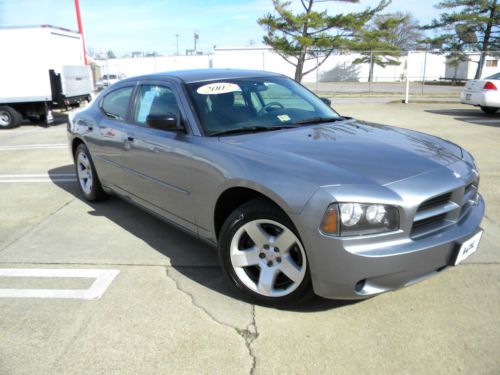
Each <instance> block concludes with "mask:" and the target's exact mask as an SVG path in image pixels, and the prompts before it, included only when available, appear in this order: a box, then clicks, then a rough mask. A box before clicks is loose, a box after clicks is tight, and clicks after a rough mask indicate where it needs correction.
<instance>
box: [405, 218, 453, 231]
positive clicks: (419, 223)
mask: <svg viewBox="0 0 500 375" xmlns="http://www.w3.org/2000/svg"><path fill="white" fill-rule="evenodd" d="M445 218H446V214H441V215H436V216H431V217H428V218H426V219H423V220H419V221H415V222H414V223H413V227H412V231H416V230H418V229H419V228H422V227H426V226H428V225H431V224H436V223H441V222H442V221H443V220H444V219H445Z"/></svg>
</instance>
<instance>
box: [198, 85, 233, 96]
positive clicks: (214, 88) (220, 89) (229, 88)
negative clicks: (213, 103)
mask: <svg viewBox="0 0 500 375" xmlns="http://www.w3.org/2000/svg"><path fill="white" fill-rule="evenodd" d="M235 91H241V88H240V86H238V85H237V84H235V83H231V82H215V83H209V84H208V85H203V86H200V87H198V90H196V92H197V93H198V94H201V95H214V94H227V93H229V92H235Z"/></svg>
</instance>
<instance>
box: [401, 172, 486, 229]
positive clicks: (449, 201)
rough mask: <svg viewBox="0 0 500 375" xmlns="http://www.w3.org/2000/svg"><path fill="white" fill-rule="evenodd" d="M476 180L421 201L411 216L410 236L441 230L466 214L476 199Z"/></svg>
mask: <svg viewBox="0 0 500 375" xmlns="http://www.w3.org/2000/svg"><path fill="white" fill-rule="evenodd" d="M477 185H478V184H477V181H470V182H469V183H467V184H466V185H464V186H462V187H461V188H458V189H455V190H453V191H449V192H445V193H443V194H440V195H438V196H435V197H432V198H429V199H427V200H425V201H423V202H422V203H421V204H420V205H419V207H418V209H417V211H416V213H415V217H414V218H413V225H412V228H411V232H410V237H411V238H417V237H421V236H424V235H428V234H431V233H434V232H436V231H440V230H443V229H445V228H447V227H449V226H451V225H454V224H455V223H456V222H457V221H460V220H462V218H463V217H465V216H466V215H467V213H468V212H469V210H470V209H471V208H472V206H473V205H474V204H476V201H477V193H478V189H477Z"/></svg>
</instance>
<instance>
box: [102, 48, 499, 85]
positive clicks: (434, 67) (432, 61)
mask: <svg viewBox="0 0 500 375" xmlns="http://www.w3.org/2000/svg"><path fill="white" fill-rule="evenodd" d="M360 56H361V55H360V54H359V53H355V52H349V53H337V54H332V55H331V56H330V57H329V58H328V59H327V60H326V61H325V62H324V63H323V64H322V65H321V66H320V67H319V69H315V67H316V65H317V62H318V60H316V59H312V60H308V61H307V62H306V64H305V66H304V71H308V70H312V71H311V72H310V73H308V74H306V75H305V76H304V78H303V81H304V82H306V83H311V82H316V81H319V82H367V81H368V71H369V64H367V63H366V64H353V61H354V60H355V59H356V58H359V57H360ZM474 57H477V56H474ZM319 61H321V60H319ZM399 61H400V62H401V64H400V65H389V66H386V67H385V68H382V67H380V66H378V65H375V68H374V76H373V81H374V82H399V81H402V80H405V77H406V76H408V78H409V79H410V81H422V80H423V79H424V78H425V80H426V81H438V80H439V79H440V78H452V77H454V71H452V70H450V69H451V67H450V66H448V65H447V63H446V57H445V56H444V55H442V54H436V53H431V52H425V51H412V52H408V53H406V52H405V53H403V54H402V55H401V57H399ZM97 63H98V65H99V66H100V71H101V74H106V73H107V74H118V73H123V74H125V76H127V77H131V76H136V75H141V74H148V73H155V72H162V71H169V70H179V69H195V68H233V69H254V70H267V71H271V72H277V73H281V74H285V75H287V76H289V77H293V76H294V72H295V67H294V66H292V65H291V64H289V63H288V62H286V61H285V60H284V59H283V58H282V57H281V56H279V55H278V54H277V53H275V52H274V51H273V50H272V48H271V47H268V46H251V47H219V48H215V49H214V52H213V53H211V54H208V55H194V56H161V57H143V58H124V59H108V60H100V61H97ZM497 63H498V60H494V59H493V58H488V61H487V63H486V65H487V66H485V69H484V75H489V74H493V70H495V69H496V71H498V68H496V65H495V66H493V64H497ZM463 65H464V66H459V67H458V69H457V77H459V78H461V77H464V78H473V76H474V73H475V66H477V64H476V63H474V62H473V61H471V62H468V63H464V64H463ZM490 65H491V66H490ZM490 72H491V73H490Z"/></svg>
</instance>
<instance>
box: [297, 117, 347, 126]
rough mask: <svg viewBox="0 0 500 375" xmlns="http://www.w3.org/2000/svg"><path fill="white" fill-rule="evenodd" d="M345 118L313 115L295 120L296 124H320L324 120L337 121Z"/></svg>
mask: <svg viewBox="0 0 500 375" xmlns="http://www.w3.org/2000/svg"><path fill="white" fill-rule="evenodd" d="M342 120H345V119H344V118H343V117H319V116H318V117H311V118H306V119H304V120H299V121H295V122H294V123H293V124H294V125H305V124H320V123H322V122H335V121H342Z"/></svg>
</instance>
